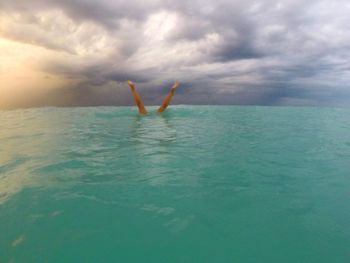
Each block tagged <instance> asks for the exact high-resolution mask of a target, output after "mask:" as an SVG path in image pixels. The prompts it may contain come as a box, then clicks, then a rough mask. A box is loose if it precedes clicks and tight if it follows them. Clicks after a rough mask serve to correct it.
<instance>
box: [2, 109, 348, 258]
mask: <svg viewBox="0 0 350 263" xmlns="http://www.w3.org/2000/svg"><path fill="white" fill-rule="evenodd" d="M349 171H350V110H349V109H332V108H287V107H237V106H231V107H227V106H171V107H170V108H169V110H168V111H167V112H165V113H164V114H162V115H159V114H155V113H154V114H150V115H148V116H145V117H140V116H139V115H138V114H137V111H136V109H135V108H134V107H97V108H41V109H27V110H12V111H0V262H269V263H271V262H293V263H295V262H308V263H312V262H315V263H316V262H317V263H320V262H350V172H349Z"/></svg>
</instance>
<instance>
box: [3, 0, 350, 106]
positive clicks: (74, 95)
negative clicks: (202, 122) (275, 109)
mask: <svg viewBox="0 0 350 263" xmlns="http://www.w3.org/2000/svg"><path fill="white" fill-rule="evenodd" d="M349 13H350V3H349V2H348V1H345V0H336V1H325V0H310V1H300V0H284V1H272V0H265V1H257V0H256V1H253V0H244V1H242V0H236V1H232V0H230V1H226V0H216V1H213V0H210V1H209V0H200V1H184V0H178V1H170V0H169V1H166V0H164V1H160V0H149V1H141V0H140V1H139V0H138V1H123V0H121V1H112V0H102V1H93V0H46V1H44V0H32V1H24V0H0V37H1V38H3V39H7V40H9V41H12V42H16V43H21V44H23V45H30V46H35V47H40V48H41V49H45V50H49V51H50V52H51V53H50V54H51V55H50V56H47V57H45V58H43V59H40V60H39V61H38V63H36V64H35V65H33V67H35V70H38V71H40V72H43V74H45V75H46V76H47V78H50V77H52V78H53V77H55V78H60V79H62V80H64V81H62V84H61V85H60V86H59V87H57V88H55V89H48V90H45V89H40V92H39V91H38V94H37V95H36V96H34V97H33V99H32V100H25V101H23V100H22V101H21V102H17V103H13V105H7V106H43V105H58V106H86V105H129V104H131V103H132V99H131V98H130V94H129V90H128V88H127V86H126V83H125V82H126V80H128V79H131V80H133V81H134V82H136V85H137V87H138V88H139V92H140V93H141V95H142V97H143V98H144V101H145V103H146V104H159V103H160V102H161V99H162V97H163V96H164V94H166V92H167V91H168V89H169V87H170V85H171V84H172V82H174V81H175V80H179V81H180V83H181V84H182V85H181V87H180V88H179V90H178V91H179V92H178V93H177V95H176V96H175V97H174V102H175V103H179V104H182V103H184V104H242V105H244V104H249V105H306V106H347V105H349V103H350V87H349V81H350V71H349V70H350V49H349V48H350V30H349V27H348V25H349V24H350V16H349V15H348V14H349ZM0 56H1V55H0ZM2 63H3V62H2ZM2 68H6V65H5V64H3V65H1V67H0V81H1V76H3V75H4V74H6V73H3V70H2ZM5 71H6V70H5ZM1 86H2V85H1ZM1 86H0V89H1ZM43 90H44V91H43ZM0 105H1V103H0Z"/></svg>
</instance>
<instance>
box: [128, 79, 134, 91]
mask: <svg viewBox="0 0 350 263" xmlns="http://www.w3.org/2000/svg"><path fill="white" fill-rule="evenodd" d="M128 85H129V87H130V88H131V89H132V90H134V89H135V84H134V83H133V82H132V81H131V80H128Z"/></svg>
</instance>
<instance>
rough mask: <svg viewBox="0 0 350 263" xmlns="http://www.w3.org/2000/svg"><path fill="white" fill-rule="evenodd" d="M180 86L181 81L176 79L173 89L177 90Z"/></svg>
mask: <svg viewBox="0 0 350 263" xmlns="http://www.w3.org/2000/svg"><path fill="white" fill-rule="evenodd" d="M178 86H180V82H178V81H175V83H174V85H173V86H172V87H171V91H173V92H175V90H176V89H177V87H178Z"/></svg>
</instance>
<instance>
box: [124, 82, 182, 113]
mask: <svg viewBox="0 0 350 263" xmlns="http://www.w3.org/2000/svg"><path fill="white" fill-rule="evenodd" d="M128 84H129V87H130V89H131V93H132V95H133V96H134V99H135V103H136V105H137V107H138V108H139V112H140V113H141V114H146V113H147V110H146V108H145V105H144V104H143V102H142V100H141V97H140V95H139V94H138V93H137V91H136V89H135V84H134V83H132V82H131V81H130V80H128ZM179 85H180V83H179V82H178V81H176V82H175V83H174V85H173V86H172V87H171V89H170V92H169V93H168V95H167V96H166V97H165V98H164V100H163V102H162V104H161V105H160V107H159V108H158V110H157V111H158V112H163V111H165V109H166V108H167V107H168V105H169V103H170V101H171V98H172V97H173V95H174V93H175V90H176V89H177V87H178V86H179Z"/></svg>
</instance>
